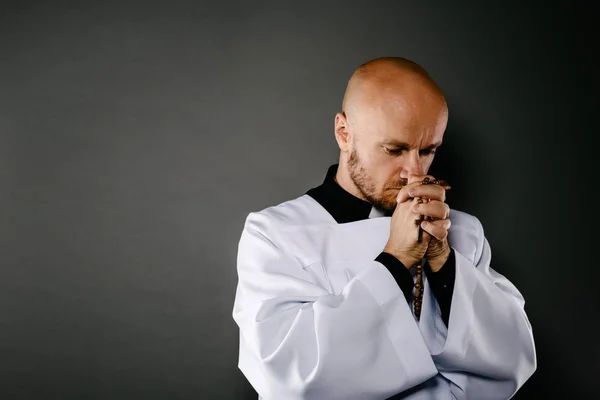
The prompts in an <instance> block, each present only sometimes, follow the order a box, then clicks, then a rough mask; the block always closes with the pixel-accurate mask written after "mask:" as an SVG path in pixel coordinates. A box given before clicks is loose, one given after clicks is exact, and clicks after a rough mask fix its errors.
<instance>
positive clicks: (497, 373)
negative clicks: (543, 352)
mask: <svg viewBox="0 0 600 400" xmlns="http://www.w3.org/2000/svg"><path fill="white" fill-rule="evenodd" d="M476 222H477V227H478V232H477V240H478V246H477V253H476V255H475V258H474V259H475V261H474V262H473V261H471V260H469V258H468V257H466V256H465V255H464V254H461V253H460V252H459V251H457V250H456V249H455V248H454V251H455V261H456V276H455V283H454V291H453V295H452V305H451V309H450V318H449V323H448V327H447V328H446V326H445V325H444V324H443V322H441V316H440V313H439V308H438V309H436V308H435V307H432V306H431V304H432V303H433V301H431V300H430V302H429V303H430V306H429V307H427V309H425V308H424V309H423V314H422V315H421V330H422V332H423V335H424V338H425V340H426V342H427V343H428V345H429V347H430V350H431V354H432V357H433V360H434V362H435V365H436V367H437V369H438V370H439V372H440V373H441V374H442V375H443V376H444V377H445V378H446V379H448V380H450V382H451V383H452V385H451V386H452V393H453V395H454V397H455V398H456V399H474V398H476V399H482V400H484V399H498V400H506V399H509V398H511V397H513V396H514V394H515V393H516V392H517V390H519V389H520V388H521V387H522V386H523V384H524V383H525V382H526V381H527V380H528V379H529V378H530V377H531V375H532V374H533V373H534V371H535V370H536V367H537V361H536V351H535V344H534V339H533V333H532V328H531V325H530V323H529V320H528V318H527V315H526V313H525V310H524V306H525V301H524V298H523V296H522V295H521V293H520V292H519V291H518V290H517V288H516V287H515V286H514V285H513V284H512V283H511V282H510V281H509V280H508V279H506V278H505V277H504V276H502V275H501V274H499V273H497V272H496V271H494V270H493V269H492V268H491V267H490V261H491V249H490V245H489V243H488V241H487V239H486V238H485V236H484V233H483V227H482V225H481V222H479V220H476ZM431 298H432V295H431V293H430V294H429V299H431ZM425 314H427V315H425ZM432 314H433V315H432Z"/></svg>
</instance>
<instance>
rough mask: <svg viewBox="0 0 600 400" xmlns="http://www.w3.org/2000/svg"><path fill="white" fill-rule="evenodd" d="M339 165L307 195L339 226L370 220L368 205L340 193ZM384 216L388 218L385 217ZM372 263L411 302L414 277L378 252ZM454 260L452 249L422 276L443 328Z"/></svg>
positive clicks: (344, 192)
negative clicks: (379, 266)
mask: <svg viewBox="0 0 600 400" xmlns="http://www.w3.org/2000/svg"><path fill="white" fill-rule="evenodd" d="M338 165H339V164H334V165H332V166H330V167H329V169H328V170H327V174H326V176H325V180H324V181H323V183H322V184H321V185H319V186H317V187H315V188H312V189H310V190H308V191H307V192H306V194H308V195H309V196H311V197H312V198H313V199H315V200H316V201H317V202H318V203H319V204H320V205H321V206H322V207H323V208H325V210H326V211H327V212H328V213H329V214H331V216H332V217H333V218H334V219H335V220H336V221H337V222H338V223H339V224H343V223H347V222H355V221H359V220H363V219H367V218H369V217H370V215H371V212H372V211H373V206H372V205H371V203H369V202H367V201H365V200H362V199H359V198H358V197H356V196H354V195H352V194H351V193H349V192H347V191H346V190H345V189H343V188H342V187H341V186H340V185H339V184H338V183H337V182H336V181H335V179H334V178H335V175H336V173H337V168H338ZM384 216H391V214H390V213H384ZM375 261H378V262H380V263H381V264H383V265H384V266H385V267H386V268H387V269H388V270H389V271H390V273H391V274H392V276H393V277H394V279H395V280H396V283H397V284H398V286H399V287H400V289H402V292H403V293H404V296H405V297H406V301H407V302H410V300H411V299H412V296H413V286H414V284H413V276H412V274H411V272H410V271H409V269H408V268H406V266H404V265H403V264H402V262H401V261H400V260H398V259H397V258H396V257H394V256H393V255H391V254H389V253H386V252H381V253H380V254H379V255H378V256H377V257H376V258H375ZM455 264H456V260H455V255H454V249H452V248H451V250H450V256H449V257H448V260H447V261H446V263H445V264H444V265H443V266H442V268H441V269H440V270H438V271H437V272H433V271H431V269H430V268H428V265H427V264H425V268H424V271H425V274H426V275H427V279H428V281H429V286H430V288H431V290H432V292H433V295H434V296H435V298H436V299H437V302H438V304H439V306H440V311H441V314H442V319H443V320H444V323H445V324H446V326H447V325H448V319H449V317H450V306H451V303H452V293H453V291H454V278H455V274H456V266H455Z"/></svg>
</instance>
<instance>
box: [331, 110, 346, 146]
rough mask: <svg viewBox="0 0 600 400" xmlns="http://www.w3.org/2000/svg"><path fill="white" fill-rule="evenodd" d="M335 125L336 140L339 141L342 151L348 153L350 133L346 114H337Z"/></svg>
mask: <svg viewBox="0 0 600 400" xmlns="http://www.w3.org/2000/svg"><path fill="white" fill-rule="evenodd" d="M334 125H335V126H334V131H335V140H336V141H337V143H338V146H339V148H340V150H341V151H343V152H346V151H348V150H349V148H350V147H349V145H350V143H349V141H350V136H349V133H348V119H347V118H346V113H345V112H343V111H342V112H341V113H337V114H335V124H334Z"/></svg>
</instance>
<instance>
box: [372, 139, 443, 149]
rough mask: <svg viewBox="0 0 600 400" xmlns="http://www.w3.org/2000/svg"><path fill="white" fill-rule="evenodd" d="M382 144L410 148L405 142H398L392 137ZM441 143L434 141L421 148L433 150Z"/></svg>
mask: <svg viewBox="0 0 600 400" xmlns="http://www.w3.org/2000/svg"><path fill="white" fill-rule="evenodd" d="M383 144H389V145H392V146H396V147H399V148H401V149H408V148H410V145H409V144H408V143H406V142H400V141H398V140H394V139H390V140H386V141H384V142H383ZM441 145H442V142H435V143H433V144H430V145H429V146H427V147H425V148H424V149H421V150H435V149H437V148H438V147H440V146H441Z"/></svg>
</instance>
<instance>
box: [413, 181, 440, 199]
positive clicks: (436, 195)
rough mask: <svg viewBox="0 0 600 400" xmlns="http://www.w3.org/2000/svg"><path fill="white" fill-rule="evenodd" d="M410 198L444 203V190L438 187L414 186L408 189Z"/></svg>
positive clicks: (431, 185)
mask: <svg viewBox="0 0 600 400" xmlns="http://www.w3.org/2000/svg"><path fill="white" fill-rule="evenodd" d="M408 195H409V196H410V197H426V198H429V199H432V200H440V201H446V189H444V188H443V187H441V186H440V185H433V184H430V185H416V186H411V187H410V188H408Z"/></svg>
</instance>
